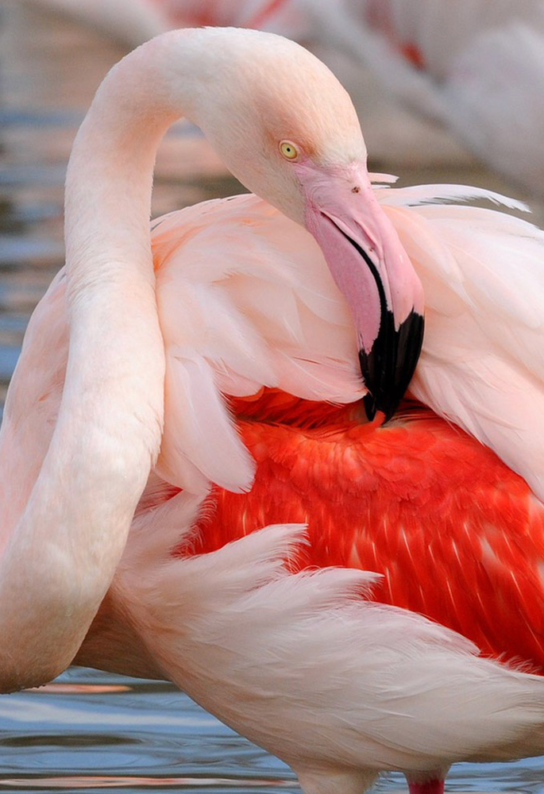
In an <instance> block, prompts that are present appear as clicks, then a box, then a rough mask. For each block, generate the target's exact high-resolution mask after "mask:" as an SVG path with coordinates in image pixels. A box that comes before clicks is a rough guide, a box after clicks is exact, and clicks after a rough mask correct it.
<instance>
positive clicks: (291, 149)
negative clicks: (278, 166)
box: [280, 141, 298, 160]
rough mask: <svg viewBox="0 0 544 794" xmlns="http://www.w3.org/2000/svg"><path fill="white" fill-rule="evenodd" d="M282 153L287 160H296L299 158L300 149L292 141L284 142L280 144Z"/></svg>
mask: <svg viewBox="0 0 544 794" xmlns="http://www.w3.org/2000/svg"><path fill="white" fill-rule="evenodd" d="M280 152H281V153H282V155H283V156H284V157H285V159H286V160H296V159H297V157H298V149H297V147H296V146H295V144H294V143H291V141H282V142H281V143H280Z"/></svg>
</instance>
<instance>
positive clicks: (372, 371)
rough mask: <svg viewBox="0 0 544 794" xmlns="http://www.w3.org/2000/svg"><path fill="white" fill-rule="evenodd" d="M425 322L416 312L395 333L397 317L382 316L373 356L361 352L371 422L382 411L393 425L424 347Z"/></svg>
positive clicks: (373, 347) (390, 315)
mask: <svg viewBox="0 0 544 794" xmlns="http://www.w3.org/2000/svg"><path fill="white" fill-rule="evenodd" d="M423 330H424V319H423V316H422V315H421V314H419V313H418V312H416V311H412V312H411V313H410V314H409V315H408V317H407V318H406V320H404V322H403V323H401V325H400V327H399V328H398V330H396V329H395V324H394V319H393V313H392V312H389V311H388V312H386V313H385V316H384V315H382V322H381V325H380V331H379V333H378V336H377V338H376V340H375V341H374V344H373V346H372V349H371V350H370V352H369V353H366V352H365V351H364V350H360V351H359V362H360V365H361V373H362V375H363V379H364V382H365V385H366V387H367V389H368V393H367V394H366V395H365V396H364V398H363V404H364V406H365V410H366V414H367V417H368V420H369V421H370V422H371V421H372V420H373V419H374V417H375V416H376V412H377V411H382V412H383V413H384V415H385V421H386V422H387V421H389V419H391V418H392V416H393V415H394V413H395V411H396V410H397V408H398V406H399V403H400V401H401V400H402V398H403V397H404V394H405V392H406V389H407V388H408V386H409V385H410V381H411V380H412V377H413V374H414V371H415V368H416V365H417V362H418V360H419V354H420V353H421V346H422V344H423Z"/></svg>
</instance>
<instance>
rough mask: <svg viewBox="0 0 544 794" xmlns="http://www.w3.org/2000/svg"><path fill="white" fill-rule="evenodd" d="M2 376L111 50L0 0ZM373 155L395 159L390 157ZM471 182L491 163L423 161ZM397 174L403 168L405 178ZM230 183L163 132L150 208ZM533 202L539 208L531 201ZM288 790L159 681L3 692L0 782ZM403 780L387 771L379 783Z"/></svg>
mask: <svg viewBox="0 0 544 794" xmlns="http://www.w3.org/2000/svg"><path fill="white" fill-rule="evenodd" d="M0 12H1V17H0V26H1V27H0V74H1V83H0V388H1V390H2V394H1V395H0V396H1V397H2V398H3V394H4V393H5V389H6V387H7V383H8V381H9V377H10V375H11V372H12V371H13V367H14V365H15V362H16V360H17V356H18V353H19V349H20V345H21V341H22V336H23V333H24V329H25V327H26V324H27V321H28V318H29V316H30V313H31V311H32V309H33V307H34V306H35V304H36V302H37V301H38V300H39V298H40V296H41V295H42V294H43V292H44V290H45V288H46V286H47V284H48V283H49V281H50V279H51V277H52V276H53V274H54V273H55V272H56V270H57V269H58V268H59V267H60V266H61V264H62V261H63V245H62V183H63V178H64V172H65V164H66V160H67V156H68V152H69V148H70V144H71V140H72V138H73V135H74V133H75V130H76V128H77V125H78V123H79V121H80V120H81V118H82V115H83V113H84V110H85V108H86V107H87V106H88V104H89V101H90V98H91V96H92V94H93V92H94V90H95V88H96V87H97V85H98V83H99V82H100V79H101V78H102V76H103V75H104V74H105V72H106V71H107V69H108V68H109V67H110V66H111V65H112V64H113V63H114V62H115V61H116V60H117V59H118V57H119V56H120V55H121V54H122V51H121V50H120V49H118V48H116V46H115V45H113V44H111V43H109V42H106V41H104V40H103V39H101V38H100V37H99V36H98V35H94V34H92V33H88V32H85V31H82V30H80V29H78V28H77V27H75V26H72V25H71V24H68V23H66V22H63V21H60V20H56V21H55V22H54V24H53V22H52V20H51V19H49V20H48V19H45V18H42V17H39V16H37V15H27V14H23V13H22V11H21V8H20V2H19V0H11V2H8V0H3V2H2V0H0ZM375 165H376V167H378V168H383V169H384V170H392V171H393V172H394V171H395V166H394V164H391V163H388V162H385V163H384V162H379V163H376V164H375ZM447 179H453V180H454V181H465V180H466V181H469V182H478V183H479V184H487V185H490V186H492V187H495V188H499V189H501V187H503V186H501V185H500V184H498V183H497V180H496V179H495V178H493V177H491V176H490V175H489V174H483V173H478V172H471V173H470V174H466V173H462V174H459V173H458V172H457V173H454V174H452V173H451V169H450V172H449V173H445V172H444V171H442V172H440V173H430V174H429V173H425V174H423V175H422V174H418V175H417V176H415V181H423V180H427V181H445V180H447ZM406 181H411V180H410V179H407V180H406ZM237 190H239V186H237V184H236V183H235V181H234V180H232V179H231V178H230V177H228V176H227V175H226V174H225V172H224V170H223V168H222V166H221V164H220V163H218V162H217V160H216V158H215V157H214V156H213V154H211V153H210V152H209V150H208V149H207V147H206V145H205V143H204V141H202V139H201V138H200V136H199V135H198V133H197V132H196V131H195V130H193V129H192V128H190V127H188V126H185V127H183V126H181V127H179V128H177V129H176V130H175V131H174V133H173V134H172V135H171V136H170V137H169V138H168V139H167V141H166V142H165V144H164V145H163V147H162V149H161V152H160V156H159V161H158V175H157V182H156V187H155V194H154V201H153V208H154V213H155V214H160V213H162V212H166V211H168V210H171V209H174V208H177V207H181V206H184V205H186V204H190V203H193V202H195V201H199V200H202V199H204V198H210V197H212V196H218V195H228V194H229V193H232V192H236V191H237ZM540 211H541V210H540ZM543 778H544V759H534V760H531V761H524V762H520V763H516V764H507V765H501V766H499V765H482V766H474V765H459V766H457V767H456V768H455V769H454V770H453V772H452V773H451V775H450V778H449V783H448V787H449V789H450V790H457V791H466V790H472V791H481V790H485V791H534V792H538V791H541V790H544V787H543V785H542V782H541V781H542V780H543ZM107 788H121V789H123V790H125V791H139V790H144V789H145V790H149V791H159V790H190V791H201V790H204V791H206V792H207V791H209V792H212V791H213V792H215V791H218V792H219V791H225V790H236V791H248V792H261V793H262V792H265V791H266V792H270V794H273V792H276V791H278V792H280V791H283V792H285V791H296V790H297V786H296V784H295V782H294V777H293V775H292V773H291V772H290V770H288V769H287V768H286V767H285V766H284V765H283V764H282V763H280V762H279V761H278V760H276V759H275V758H273V757H271V756H269V755H267V754H266V753H264V752H263V751H262V750H260V749H258V748H256V747H254V746H252V745H251V744H250V743H249V742H247V741H246V740H244V739H241V738H240V737H238V736H237V735H236V734H234V733H233V732H232V731H231V730H229V729H228V728H226V727H224V726H223V725H221V724H220V723H218V722H217V720H215V719H214V718H213V717H210V716H209V715H208V714H206V713H205V712H203V711H202V710H201V709H200V708H199V707H198V706H196V705H195V704H194V703H192V702H191V701H190V700H189V699H188V698H187V697H185V696H184V695H182V694H181V693H179V692H178V691H177V690H176V689H175V688H173V687H172V686H170V685H169V684H164V683H157V682H142V681H136V680H133V679H123V678H120V677H116V676H111V675H105V674H102V673H98V672H95V671H88V670H81V669H74V670H71V671H69V672H68V673H66V674H65V675H64V676H62V677H61V678H60V679H59V680H58V681H57V682H55V683H53V684H51V685H50V686H48V687H44V688H42V689H40V690H36V691H27V692H23V693H20V694H17V695H10V696H4V697H2V698H0V790H4V791H19V792H21V791H60V790H70V791H77V790H79V789H84V790H86V791H90V792H93V791H99V790H100V791H101V790H103V789H107ZM378 788H379V789H382V790H398V789H402V788H405V784H404V781H403V779H402V778H401V777H400V776H397V775H391V776H389V777H386V778H384V779H383V780H382V781H380V783H379V784H378Z"/></svg>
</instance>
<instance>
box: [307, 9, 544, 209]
mask: <svg viewBox="0 0 544 794" xmlns="http://www.w3.org/2000/svg"><path fill="white" fill-rule="evenodd" d="M302 5H303V7H304V10H305V11H306V13H307V14H308V15H309V16H310V17H311V18H312V20H313V23H314V26H315V30H314V36H315V37H316V38H318V39H319V38H321V39H325V40H328V41H329V42H330V43H332V44H334V45H335V46H337V47H341V48H342V50H343V51H346V52H348V53H349V54H350V55H351V56H352V57H354V58H355V60H356V61H357V62H359V63H361V62H362V63H363V64H364V66H365V68H368V69H370V71H371V72H372V73H373V74H374V75H375V76H376V77H377V78H378V79H379V81H380V83H381V85H382V86H385V87H386V88H387V89H388V90H389V91H390V92H391V93H392V94H393V95H394V96H395V97H396V98H397V99H398V100H400V101H401V102H402V103H403V104H404V105H406V106H408V107H409V108H410V109H412V110H415V111H416V113H418V114H420V115H423V116H424V117H426V118H427V119H431V120H433V121H437V122H438V123H439V124H440V125H442V126H443V127H444V128H446V129H449V130H451V131H452V132H453V133H454V134H455V135H456V136H457V137H458V139H459V140H460V141H461V142H462V143H463V144H464V145H466V146H467V147H468V148H469V149H470V151H472V152H473V153H474V154H475V155H476V156H477V157H478V158H479V159H480V160H482V161H483V162H485V163H486V164H487V165H489V166H491V167H492V168H493V169H494V170H495V171H498V172H499V173H501V174H503V175H505V176H506V177H507V178H508V179H510V180H513V181H514V182H516V183H518V184H521V185H523V186H524V187H526V188H528V189H529V190H530V191H531V192H532V193H533V194H536V195H541V194H542V177H543V174H544V172H543V168H542V157H541V154H540V148H539V145H538V143H537V142H538V141H539V140H540V138H541V136H542V130H543V129H544V105H543V103H542V101H540V97H541V96H542V88H543V85H542V75H543V74H544V61H543V56H542V52H543V41H544V4H543V3H542V2H541V0H498V2H494V3H487V2H486V0H460V2H457V3H455V4H452V3H448V1H447V0H438V2H435V1H434V0H421V2H418V3H406V2H404V1H403V0H384V1H383V2H382V0H362V2H359V0H357V1H356V2H352V0H337V2H333V3H330V2H329V1H328V0H317V2H315V3H314V2H313V1H310V2H309V1H308V0H304V2H303V4H302ZM507 108H508V112H506V109H507Z"/></svg>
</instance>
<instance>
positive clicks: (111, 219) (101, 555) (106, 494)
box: [0, 42, 179, 691]
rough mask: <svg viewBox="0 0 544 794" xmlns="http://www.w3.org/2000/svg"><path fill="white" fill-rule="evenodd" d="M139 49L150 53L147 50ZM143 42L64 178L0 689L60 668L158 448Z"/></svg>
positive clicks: (151, 148) (1, 580)
mask: <svg viewBox="0 0 544 794" xmlns="http://www.w3.org/2000/svg"><path fill="white" fill-rule="evenodd" d="M145 47H147V48H150V53H149V54H150V55H151V56H152V55H153V47H154V43H153V42H152V43H151V44H150V45H145ZM145 47H144V48H141V50H138V51H136V52H135V53H133V54H132V55H131V56H129V57H128V58H127V59H125V60H124V61H123V62H121V64H120V65H118V67H116V69H114V70H113V72H112V73H110V75H109V76H108V78H107V79H106V81H105V83H104V84H103V86H102V88H101V89H100V91H99V93H98V94H97V97H96V99H95V102H94V103H93V107H92V108H91V111H90V112H89V115H88V116H87V118H86V120H85V122H84V124H83V126H82V128H81V130H80V132H79V134H78V137H77V139H76V143H75V145H74V150H73V154H72V158H71V161H70V166H69V170H68V177H67V186H66V246H67V272H68V306H69V321H70V350H69V358H68V367H67V373H66V382H65V387H64V392H63V397H62V403H61V408H60V412H59V417H58V420H57V424H56V427H55V431H54V434H53V438H52V441H51V444H50V447H49V450H48V452H47V455H46V457H45V460H44V462H43V466H42V467H41V471H40V473H39V476H38V479H37V481H36V483H35V485H34V488H33V490H32V492H31V495H30V498H29V501H28V504H27V506H26V509H25V510H24V512H23V514H22V516H21V518H20V520H19V522H18V524H17V526H16V528H15V530H14V531H13V533H12V535H11V537H10V539H9V542H8V544H7V546H6V549H5V551H4V554H3V556H2V559H1V562H0V637H1V638H2V641H1V643H0V690H2V691H11V690H13V689H17V688H21V687H23V686H31V685H38V684H41V683H44V682H45V681H47V680H50V679H51V678H52V677H54V676H55V675H56V674H57V673H58V672H60V671H61V670H63V669H64V668H65V667H66V666H67V665H68V664H69V663H70V662H71V660H72V658H73V657H74V655H75V653H76V651H77V649H78V647H79V645H80V644H81V641H82V640H83V637H84V636H85V633H86V631H87V629H88V626H89V625H90V623H91V621H92V619H93V617H94V615H95V614H96V612H97V610H98V607H99V605H100V603H101V601H102V599H103V598H104V595H105V593H106V591H107V589H108V587H109V584H110V582H111V579H112V577H113V574H114V572H115V569H116V567H117V564H118V561H119V558H120V556H121V553H122V551H123V548H124V545H125V542H126V538H127V534H128V531H129V528H130V524H131V520H132V516H133V513H134V510H135V507H136V504H137V501H138V499H139V497H140V495H141V493H142V491H143V488H144V486H145V482H146V479H147V477H148V474H149V470H150V467H151V466H152V464H153V462H154V460H155V458H156V455H157V454H158V449H159V445H160V435H161V427H162V413H163V382H164V351H163V343H162V337H161V333H160V328H159V323H158V316H157V310H156V304H155V292H154V275H153V266H152V257H151V249H150V239H149V214H150V197H151V185H152V172H153V166H154V160H155V152H156V149H157V146H158V143H159V141H160V139H161V137H162V135H163V133H164V131H165V129H166V128H167V127H168V126H169V124H170V123H171V122H172V121H173V119H174V118H175V115H179V113H178V114H174V113H173V112H172V110H171V108H170V107H169V106H168V104H167V103H166V102H161V100H160V99H159V98H158V97H157V91H156V90H155V86H154V83H153V80H152V79H150V74H149V70H148V68H147V57H149V55H147V56H146V53H145V51H144V50H145ZM155 49H156V47H155ZM21 377H22V376H21Z"/></svg>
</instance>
